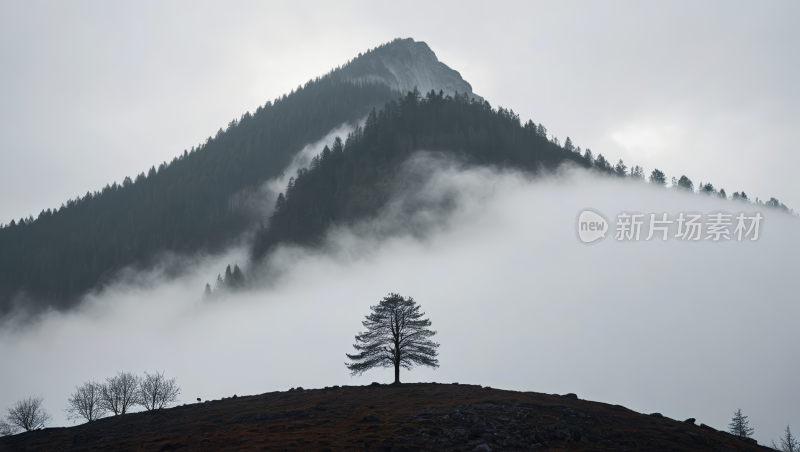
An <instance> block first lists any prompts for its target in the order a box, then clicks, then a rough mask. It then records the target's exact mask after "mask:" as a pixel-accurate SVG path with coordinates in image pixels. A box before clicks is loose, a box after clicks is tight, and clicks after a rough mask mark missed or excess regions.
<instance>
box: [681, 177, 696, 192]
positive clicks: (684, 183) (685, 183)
mask: <svg viewBox="0 0 800 452" xmlns="http://www.w3.org/2000/svg"><path fill="white" fill-rule="evenodd" d="M678 188H682V189H684V190H688V191H692V192H693V191H694V184H693V183H692V181H691V180H690V179H689V178H688V177H686V176H681V178H680V179H678Z"/></svg>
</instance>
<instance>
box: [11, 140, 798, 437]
mask: <svg viewBox="0 0 800 452" xmlns="http://www.w3.org/2000/svg"><path fill="white" fill-rule="evenodd" d="M403 175H404V176H403V177H402V178H401V180H404V181H405V182H404V183H401V184H400V186H401V187H404V189H403V190H402V191H400V192H398V194H397V195H396V196H395V198H393V200H392V201H390V202H389V204H388V205H387V206H386V207H385V208H384V209H383V211H382V212H381V213H380V214H379V215H378V216H377V217H376V218H373V219H371V220H369V221H365V222H363V223H360V224H357V225H353V226H351V227H339V228H335V229H333V230H331V231H330V232H329V234H328V236H327V238H326V240H325V241H324V246H322V247H321V248H316V249H305V248H298V247H291V246H287V247H283V248H280V249H278V250H277V252H275V253H274V254H272V255H271V256H270V257H269V261H268V262H267V264H266V265H265V266H264V268H263V269H262V270H258V271H264V272H267V273H266V274H265V275H263V279H264V280H269V281H270V283H269V284H263V285H260V286H258V287H257V288H255V289H252V290H250V291H247V292H238V293H232V294H225V295H224V296H220V297H217V298H214V299H212V300H204V299H202V289H203V286H204V284H205V282H206V281H208V280H209V279H211V278H212V277H211V275H213V276H216V274H217V273H218V269H220V268H224V266H225V264H226V263H228V262H234V261H237V260H238V261H239V262H242V261H243V260H244V259H245V258H246V250H244V249H232V250H231V251H230V252H229V253H228V254H227V255H224V256H217V257H206V258H203V259H199V260H197V261H196V262H195V263H193V267H192V268H193V270H192V271H189V272H187V273H186V274H185V275H184V276H183V277H180V278H177V279H172V280H169V281H167V280H166V279H165V278H163V277H162V276H161V273H160V271H159V270H157V269H154V270H152V271H149V272H146V273H137V274H136V277H135V278H126V279H124V280H121V281H120V282H119V283H117V284H116V285H113V286H110V287H108V288H106V289H105V290H104V291H103V292H101V293H99V294H96V295H93V296H91V297H89V298H87V300H86V302H85V303H84V304H83V305H82V308H81V309H80V310H77V311H73V312H68V313H52V314H50V315H48V316H45V317H43V318H42V319H41V320H40V321H39V322H38V323H36V324H35V325H33V326H28V327H26V328H25V329H5V330H3V331H1V332H0V356H3V360H4V366H3V370H2V376H3V379H2V381H3V383H4V384H3V385H2V388H0V407H3V406H9V405H10V404H12V403H13V402H14V401H15V400H17V399H20V398H23V397H27V396H28V395H33V394H37V395H38V394H41V395H43V396H44V397H45V405H46V407H47V408H48V409H49V410H50V411H51V412H52V413H53V414H55V415H56V419H57V422H56V423H57V424H59V425H68V424H67V422H66V421H64V420H63V418H62V417H61V409H62V408H63V407H64V406H65V405H66V399H67V397H68V395H69V394H70V392H71V390H72V388H73V387H74V386H75V385H76V384H79V383H81V382H83V381H86V380H90V379H101V378H103V377H106V376H111V375H113V374H114V373H115V372H116V371H118V370H130V371H135V372H143V371H145V370H147V371H150V372H152V371H154V370H165V371H166V375H167V376H168V377H173V376H174V377H177V378H178V382H179V384H180V385H181V386H182V388H183V394H182V395H181V399H182V400H183V401H186V402H190V401H193V400H194V399H195V398H197V397H201V398H203V399H204V400H205V399H212V398H220V397H223V396H231V395H233V394H234V393H236V394H238V395H246V394H256V393H263V392H268V391H275V390H286V389H289V388H290V387H296V386H303V387H306V388H315V387H317V388H318V387H324V386H330V385H334V384H338V385H343V384H368V383H370V382H372V381H380V382H384V383H387V382H391V381H392V380H393V372H391V371H389V370H375V371H371V372H368V373H366V374H365V375H363V376H362V377H358V378H351V377H350V376H349V374H348V372H347V369H346V368H345V366H344V365H343V363H344V361H345V359H346V357H345V353H347V352H351V351H352V343H353V341H354V339H353V336H354V335H355V334H356V333H358V332H359V331H361V329H362V328H363V327H362V326H361V323H360V322H361V320H362V319H363V316H364V315H366V314H367V313H368V312H369V306H370V305H374V304H376V303H377V302H378V301H379V300H380V299H381V298H382V297H383V296H385V295H386V294H387V293H389V292H398V293H400V294H403V295H410V296H413V297H414V298H415V299H416V300H417V301H418V302H419V303H420V304H421V305H422V308H423V310H424V311H425V312H426V313H427V315H428V317H429V318H430V319H431V320H432V322H433V328H434V329H436V330H437V331H438V332H439V334H438V335H437V336H436V337H435V339H436V340H438V342H440V343H441V344H442V345H441V347H440V349H439V351H440V363H441V367H440V368H439V369H438V370H436V371H433V370H429V369H416V370H414V371H412V372H405V371H404V372H401V381H404V382H414V381H439V382H454V381H458V382H460V383H472V384H482V385H489V386H492V387H497V388H504V389H513V390H520V391H537V392H545V393H566V392H575V393H577V394H578V396H579V397H581V398H584V399H589V400H597V401H602V402H606V403H613V404H621V405H624V406H627V407H629V408H631V409H634V410H637V411H641V412H646V413H649V412H654V411H657V412H661V413H663V414H664V415H665V416H669V417H673V418H676V419H680V420H683V419H685V418H689V417H695V418H697V419H698V421H699V422H703V423H706V424H708V425H711V426H713V427H716V428H720V429H723V428H726V426H727V423H728V422H729V421H730V418H731V416H732V414H733V411H734V410H736V409H737V408H741V409H742V411H743V413H744V414H746V415H748V416H750V418H749V420H750V421H751V424H750V425H751V426H753V427H755V429H756V432H755V437H756V438H758V439H759V441H760V442H762V443H763V442H766V441H769V439H771V438H777V437H778V436H779V435H780V432H781V429H782V428H783V427H784V426H785V425H786V424H787V423H789V424H792V425H800V418H798V417H797V413H796V410H794V407H795V406H796V399H797V397H798V396H799V395H800V390H799V389H798V388H797V385H796V384H795V381H794V380H795V379H794V376H795V375H796V374H797V372H798V370H800V364H798V363H797V361H796V360H794V359H793V357H794V352H795V346H794V344H795V340H796V334H797V333H796V321H797V319H798V313H800V312H798V311H800V307H798V305H797V303H795V300H796V298H797V290H796V288H795V284H794V280H793V277H794V269H793V263H794V262H796V252H795V251H793V250H797V249H800V247H798V245H800V243H798V242H799V241H800V239H798V236H797V233H798V230H799V229H798V220H797V219H796V218H794V217H791V216H789V215H786V214H782V213H779V212H777V211H772V210H771V209H766V208H761V209H760V211H761V212H762V214H763V215H764V216H765V220H764V222H763V224H762V230H761V234H762V236H761V238H760V239H759V240H758V241H756V242H750V241H742V242H738V241H730V242H726V243H710V242H705V241H703V242H700V243H685V242H680V241H676V240H669V241H666V242H662V241H660V240H655V241H648V242H645V241H644V240H641V241H639V242H634V243H619V242H616V241H615V240H614V239H613V234H611V235H610V236H609V237H608V238H607V239H606V240H604V241H602V242H600V243H597V244H595V245H592V246H585V245H583V244H581V243H579V242H578V240H577V239H576V235H575V230H574V227H575V218H576V215H577V213H578V212H579V211H580V210H581V209H584V208H586V207H591V208H593V209H596V210H597V211H600V212H602V213H604V214H605V215H606V216H608V217H609V218H613V217H614V216H616V214H617V213H618V212H622V211H639V212H645V213H650V212H653V213H661V212H667V213H670V214H677V213H678V212H686V211H700V212H711V211H714V210H720V209H722V210H729V211H733V212H736V211H739V210H748V211H752V210H759V209H757V208H755V207H752V206H751V207H748V208H746V209H744V208H739V206H742V205H741V204H734V203H732V202H730V201H723V200H721V199H719V198H712V197H707V196H699V195H690V194H685V193H679V192H676V191H672V190H667V189H660V188H657V187H652V186H649V185H647V184H642V185H637V184H636V183H632V182H630V181H625V180H617V179H609V178H599V177H597V176H594V175H592V174H590V173H587V172H585V171H582V170H575V169H563V170H562V171H561V172H560V173H559V174H557V175H552V176H541V177H532V176H530V175H528V174H523V173H518V172H514V171H501V170H496V169H490V168H477V167H470V166H466V165H462V164H460V163H459V162H457V161H454V160H452V159H449V158H447V157H445V156H443V155H441V154H430V153H419V154H417V155H416V156H415V157H414V158H413V159H412V160H411V161H410V162H409V164H408V165H407V167H406V170H405V172H404V173H403ZM275 274H279V275H280V276H279V277H277V278H268V276H269V275H275Z"/></svg>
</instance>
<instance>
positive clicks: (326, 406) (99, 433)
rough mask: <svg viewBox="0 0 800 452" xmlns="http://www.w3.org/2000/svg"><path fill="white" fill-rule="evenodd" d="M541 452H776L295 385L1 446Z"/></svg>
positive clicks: (633, 420)
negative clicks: (297, 386)
mask: <svg viewBox="0 0 800 452" xmlns="http://www.w3.org/2000/svg"><path fill="white" fill-rule="evenodd" d="M573 396H574V395H573ZM532 446H534V448H537V449H546V450H553V451H559V450H564V451H567V450H569V451H612V450H613V451H618V450H634V449H636V450H642V449H644V450H675V451H708V450H720V451H722V450H724V451H734V450H735V451H762V450H771V449H768V448H766V447H761V446H758V445H755V444H751V443H748V442H745V441H742V440H740V439H738V438H736V437H734V436H732V435H730V434H729V433H726V432H721V431H717V430H715V429H713V428H711V427H708V426H705V425H702V424H700V425H694V424H690V423H687V422H684V421H679V420H674V419H669V418H667V417H663V416H660V415H647V414H641V413H637V412H634V411H631V410H629V409H627V408H625V407H622V406H619V405H609V404H606V403H601V402H592V401H587V400H579V399H577V398H572V397H567V396H558V395H547V394H541V393H536V392H517V391H504V390H498V389H491V388H488V387H481V386H475V385H459V384H437V383H418V384H402V385H378V384H377V383H374V384H373V385H371V386H344V387H333V388H325V389H313V390H303V389H301V388H296V389H294V388H293V389H292V390H289V391H285V392H269V393H266V394H261V395H254V396H247V397H235V396H234V397H230V398H224V399H222V400H214V401H207V402H203V403H192V404H187V405H184V406H179V407H175V408H170V409H166V410H163V411H161V412H155V413H134V414H126V415H122V416H117V417H110V418H104V419H101V420H99V421H96V422H93V423H91V424H83V425H79V426H75V427H68V428H49V429H44V430H39V431H34V432H29V433H23V434H18V435H14V436H8V437H0V450H3V451H36V450H42V451H44V450H64V451H110V450H114V451H134V450H136V451H139V450H150V451H176V450H182V451H191V450H237V451H245V450H254V451H255V450H272V451H386V452H389V451H392V452H395V451H397V452H399V451H420V450H441V451H463V450H468V451H469V450H477V451H481V450H489V449H490V450H494V451H516V450H530V449H531V447H532ZM487 447H488V448H489V449H487Z"/></svg>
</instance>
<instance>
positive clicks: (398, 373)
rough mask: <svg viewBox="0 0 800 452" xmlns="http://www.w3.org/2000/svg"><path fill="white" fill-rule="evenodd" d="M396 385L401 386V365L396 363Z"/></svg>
mask: <svg viewBox="0 0 800 452" xmlns="http://www.w3.org/2000/svg"><path fill="white" fill-rule="evenodd" d="M394 384H396V385H399V384H400V364H399V363H395V364H394Z"/></svg>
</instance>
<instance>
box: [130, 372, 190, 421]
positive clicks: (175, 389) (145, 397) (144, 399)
mask: <svg viewBox="0 0 800 452" xmlns="http://www.w3.org/2000/svg"><path fill="white" fill-rule="evenodd" d="M176 380H177V379H176V378H173V379H171V380H167V379H166V378H164V372H161V373H158V371H156V373H154V374H152V375H151V374H148V373H147V372H145V373H144V378H142V381H141V383H140V384H139V403H141V404H142V406H144V407H145V408H146V409H147V410H148V411H155V410H160V409H162V408H166V407H167V406H169V405H171V404H173V403H175V402H177V401H178V394H180V393H181V388H180V386H178V384H177V383H176Z"/></svg>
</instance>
